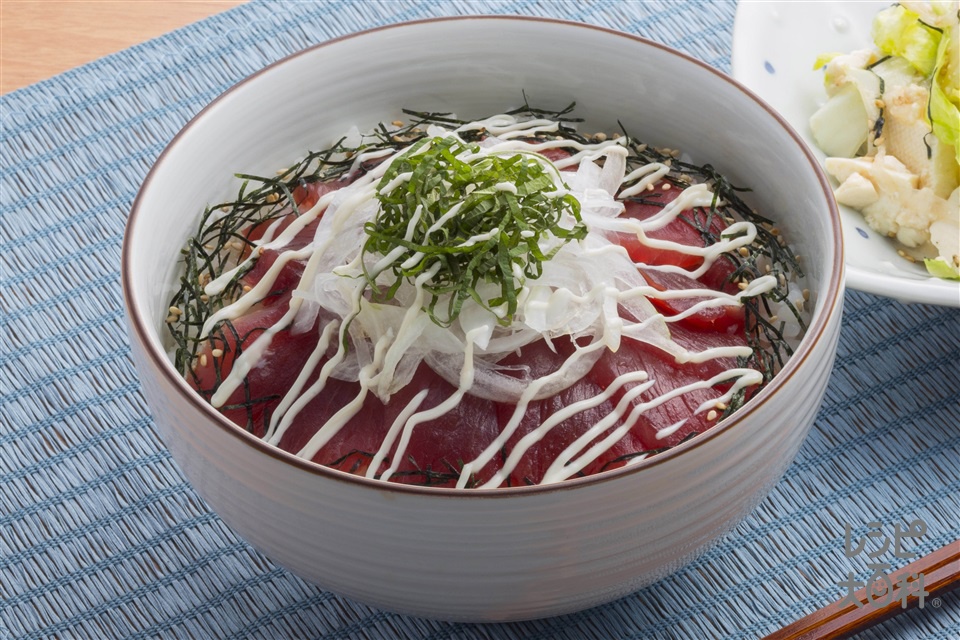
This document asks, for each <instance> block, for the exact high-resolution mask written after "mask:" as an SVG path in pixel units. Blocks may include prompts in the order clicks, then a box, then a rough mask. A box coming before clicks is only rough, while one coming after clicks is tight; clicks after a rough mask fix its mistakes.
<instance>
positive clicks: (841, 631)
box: [764, 540, 960, 640]
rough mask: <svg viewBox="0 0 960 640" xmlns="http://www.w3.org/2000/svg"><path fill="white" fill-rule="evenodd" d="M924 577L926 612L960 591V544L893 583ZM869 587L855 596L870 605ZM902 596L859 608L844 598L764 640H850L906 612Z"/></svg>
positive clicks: (912, 600)
mask: <svg viewBox="0 0 960 640" xmlns="http://www.w3.org/2000/svg"><path fill="white" fill-rule="evenodd" d="M919 574H923V588H924V591H926V595H925V596H924V608H926V607H931V608H932V606H935V605H931V603H932V602H933V601H934V599H935V598H938V597H940V596H942V595H943V594H945V593H948V592H950V591H952V590H954V589H956V588H958V587H960V540H955V541H953V542H951V543H950V544H948V545H946V546H945V547H942V548H940V549H937V550H936V551H934V552H932V553H929V554H927V555H925V556H923V557H921V558H919V559H917V560H915V561H913V562H911V563H910V564H908V565H907V566H905V567H903V568H902V569H900V570H898V571H896V572H893V573H891V574H890V582H891V583H892V584H894V585H896V584H906V580H907V577H908V576H913V575H919ZM868 588H869V585H867V587H864V588H863V589H859V590H857V591H856V592H854V597H855V598H856V599H857V600H858V601H860V602H867V598H866V595H867V589H868ZM899 594H900V592H899V590H897V593H896V594H894V597H893V598H891V599H890V603H889V604H887V605H886V606H880V605H879V603H870V602H867V603H866V604H864V605H863V606H862V607H858V606H856V605H855V604H853V603H852V602H850V601H849V599H848V598H846V597H845V598H841V599H840V600H837V601H836V602H834V603H833V604H829V605H827V606H825V607H823V608H822V609H820V610H819V611H814V612H813V613H811V614H810V615H808V616H806V617H804V618H801V619H799V620H797V621H796V622H794V623H793V624H790V625H787V626H786V627H783V628H782V629H780V630H779V631H776V632H774V633H771V634H770V635H768V636H767V637H766V638H764V640H814V639H816V640H837V639H840V638H849V637H850V636H852V635H853V634H855V633H859V632H860V631H863V630H864V629H866V628H868V627H872V626H873V625H875V624H878V623H880V622H882V621H884V620H886V619H887V618H892V617H893V616H895V615H897V614H898V613H900V612H901V611H905V610H906V609H904V608H903V602H902V599H901V598H900V597H897V596H899ZM919 602H920V598H919V596H918V594H916V593H911V594H909V595H908V596H907V607H906V608H907V609H912V608H914V607H916V606H918V604H919Z"/></svg>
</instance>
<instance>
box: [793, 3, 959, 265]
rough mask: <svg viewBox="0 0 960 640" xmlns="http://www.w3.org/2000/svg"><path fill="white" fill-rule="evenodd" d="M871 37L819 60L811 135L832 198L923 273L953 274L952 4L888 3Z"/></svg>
mask: <svg viewBox="0 0 960 640" xmlns="http://www.w3.org/2000/svg"><path fill="white" fill-rule="evenodd" d="M872 36H873V40H874V47H872V48H869V49H862V50H857V51H853V52H850V53H827V54H824V55H821V56H820V57H818V58H817V60H816V62H815V65H814V66H815V68H816V69H821V68H822V69H823V70H824V84H825V87H826V92H827V95H828V100H827V101H826V102H825V103H824V104H823V105H822V107H820V109H819V110H817V112H816V113H814V115H813V116H812V117H811V119H810V128H811V132H812V134H813V137H814V140H815V142H816V144H817V145H818V146H819V147H820V148H821V149H822V150H823V151H824V153H826V154H827V156H828V158H827V160H826V162H825V168H826V170H827V172H828V173H830V174H831V175H832V176H833V177H834V178H835V179H836V180H837V181H838V183H839V186H838V187H837V188H836V197H837V201H838V202H839V203H840V204H844V205H847V206H849V207H852V208H854V209H857V210H859V211H860V212H862V214H863V216H864V218H865V220H866V222H867V223H868V224H869V225H870V227H871V228H873V229H874V230H875V231H877V232H878V233H881V234H884V235H887V236H889V237H891V238H894V239H895V240H896V241H897V242H899V243H900V244H901V245H902V247H903V248H902V249H901V250H900V251H899V253H900V255H902V256H904V257H905V258H907V259H909V260H917V259H922V260H923V262H924V264H925V265H926V267H927V270H928V272H929V273H930V274H931V275H933V276H936V277H940V278H949V279H960V189H958V185H960V40H958V38H960V2H957V0H950V1H933V2H908V1H904V2H901V3H899V4H895V5H893V6H891V7H889V8H887V9H884V10H883V11H881V12H879V13H878V14H877V15H876V16H875V18H874V21H873V27H872Z"/></svg>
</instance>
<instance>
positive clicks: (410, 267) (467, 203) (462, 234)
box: [363, 136, 587, 326]
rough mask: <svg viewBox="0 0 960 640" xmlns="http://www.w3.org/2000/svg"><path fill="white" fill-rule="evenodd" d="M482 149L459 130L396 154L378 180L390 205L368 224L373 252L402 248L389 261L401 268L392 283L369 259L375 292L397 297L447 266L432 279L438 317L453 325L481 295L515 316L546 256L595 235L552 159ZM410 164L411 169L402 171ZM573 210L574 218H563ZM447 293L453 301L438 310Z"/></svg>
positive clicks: (506, 319)
mask: <svg viewBox="0 0 960 640" xmlns="http://www.w3.org/2000/svg"><path fill="white" fill-rule="evenodd" d="M479 151H480V147H479V146H478V145H471V144H468V143H465V142H463V141H461V140H459V139H457V138H456V137H453V136H449V137H442V138H441V137H435V138H429V139H423V140H421V141H419V142H418V143H416V144H415V145H414V146H413V147H411V148H410V150H409V151H408V152H406V153H403V154H402V155H400V156H399V157H397V158H396V159H395V160H393V161H392V163H391V165H390V167H389V168H388V169H387V171H386V173H385V174H384V175H383V177H382V178H381V180H380V182H379V184H378V185H377V199H378V200H379V201H380V210H379V213H378V214H377V216H376V218H375V219H374V220H373V221H372V222H368V223H367V224H366V225H365V232H366V235H367V240H366V242H365V244H364V246H363V253H364V254H373V255H379V256H387V255H390V254H391V252H394V251H396V250H397V249H398V248H400V247H402V252H398V253H400V255H399V257H398V258H397V259H395V260H393V261H392V262H391V263H390V264H389V266H387V267H386V268H385V269H384V271H386V272H387V273H388V277H387V279H388V281H389V278H390V277H392V278H393V279H392V281H389V283H388V284H386V285H383V284H382V281H381V283H378V282H377V278H378V277H379V276H381V275H382V274H381V273H370V272H369V271H368V269H367V267H366V266H365V267H364V277H365V278H366V280H367V282H368V284H369V286H370V289H371V291H372V300H373V301H374V302H386V301H389V300H391V299H393V297H394V296H395V294H396V292H397V290H398V289H399V287H400V285H401V284H402V283H403V282H404V281H407V282H411V283H412V282H413V281H414V279H415V278H416V277H417V276H418V275H420V274H421V273H423V272H424V271H426V270H428V269H432V268H437V272H436V273H435V274H434V275H433V276H431V277H430V278H428V279H427V281H426V282H425V283H424V284H423V289H424V291H425V292H426V294H427V295H428V297H429V302H428V303H426V304H425V305H424V311H425V312H426V313H428V314H429V315H430V318H431V319H432V320H433V321H434V322H435V323H437V324H438V325H440V326H450V324H451V323H453V321H454V320H456V318H457V317H458V316H459V314H460V310H461V308H462V306H463V303H464V302H465V301H466V300H467V299H468V298H472V299H473V300H475V301H476V302H477V304H479V305H481V306H483V307H484V308H486V309H487V310H489V311H490V312H491V313H493V314H494V315H495V316H496V317H497V320H498V322H499V324H501V325H503V326H509V325H510V324H511V323H512V322H513V317H514V315H515V313H516V311H517V292H518V290H519V289H520V288H521V287H522V286H523V282H524V281H525V280H526V279H536V278H539V277H540V275H541V274H542V273H543V263H544V262H546V261H547V260H549V259H551V258H552V257H553V256H554V255H556V253H557V252H558V251H559V250H560V249H561V248H562V247H563V245H564V244H565V243H567V242H569V241H571V240H574V239H576V240H579V239H582V238H584V237H585V236H586V234H587V228H586V225H585V224H583V222H582V220H581V218H580V203H579V202H578V201H577V199H576V198H574V197H573V196H572V195H570V194H568V193H566V190H565V189H558V188H557V180H555V178H554V175H558V174H557V169H556V167H554V166H553V165H552V163H550V162H549V160H547V159H546V158H544V157H542V156H539V155H536V154H532V153H520V152H518V153H514V154H513V155H504V156H501V155H491V154H483V155H480V154H479ZM402 174H410V176H409V179H408V180H405V181H404V180H402V179H401V180H396V179H397V178H398V176H401V175H402ZM551 174H553V175H551ZM564 220H567V221H568V222H569V221H571V220H572V221H573V224H572V226H571V227H570V228H566V227H563V226H561V222H562V221H564ZM545 248H546V249H545ZM418 254H421V255H418ZM394 257H395V256H394ZM437 263H439V267H435V265H437ZM364 264H366V262H364ZM520 273H522V274H523V277H522V278H520V277H518V275H517V274H520ZM482 283H492V284H494V285H496V286H497V287H499V293H498V294H496V295H494V296H492V297H488V298H486V299H485V298H484V296H483V295H481V294H480V293H478V288H479V287H480V286H481V284H482ZM483 288H484V290H489V287H483ZM441 300H444V301H445V305H441V306H445V307H446V309H444V310H442V312H438V311H437V306H438V303H440V301H441Z"/></svg>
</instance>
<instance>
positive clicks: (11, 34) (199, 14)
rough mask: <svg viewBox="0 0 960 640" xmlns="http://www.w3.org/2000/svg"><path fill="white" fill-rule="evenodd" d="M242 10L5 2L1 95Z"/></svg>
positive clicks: (113, 2) (210, 1)
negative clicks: (222, 12) (172, 32)
mask: <svg viewBox="0 0 960 640" xmlns="http://www.w3.org/2000/svg"><path fill="white" fill-rule="evenodd" d="M238 4H242V0H70V1H60V0H0V94H3V93H8V92H10V91H13V90H14V89H19V88H20V87H25V86H27V85H29V84H33V83H34V82H37V81H39V80H43V79H44V78H49V77H50V76H54V75H56V74H58V73H61V72H63V71H66V70H68V69H72V68H74V67H78V66H80V65H82V64H85V63H87V62H90V61H92V60H96V59H97V58H102V57H103V56H105V55H108V54H110V53H114V52H116V51H120V50H122V49H126V48H127V47H130V46H132V45H135V44H138V43H140V42H144V41H146V40H150V39H151V38H155V37H157V36H160V35H163V34H164V33H167V32H170V31H173V30H174V29H177V28H179V27H182V26H184V25H187V24H190V23H191V22H196V21H198V20H202V19H203V18H206V17H208V16H211V15H213V14H215V13H219V12H221V11H226V10H227V9H229V8H231V7H234V6H236V5H238Z"/></svg>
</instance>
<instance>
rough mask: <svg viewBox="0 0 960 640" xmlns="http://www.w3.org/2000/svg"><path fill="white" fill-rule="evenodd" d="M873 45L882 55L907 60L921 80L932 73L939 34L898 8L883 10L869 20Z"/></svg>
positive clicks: (901, 7)
mask: <svg viewBox="0 0 960 640" xmlns="http://www.w3.org/2000/svg"><path fill="white" fill-rule="evenodd" d="M872 35H873V41H874V43H875V44H876V45H877V47H878V48H879V49H880V51H882V52H883V53H885V54H887V55H891V56H900V57H902V58H905V59H907V60H908V61H909V62H910V64H912V65H913V66H914V68H916V69H917V70H918V71H919V72H920V73H922V74H923V75H924V76H929V75H930V74H931V73H933V69H934V66H935V65H936V62H937V52H938V49H939V46H940V38H941V35H940V32H939V31H937V30H936V29H933V28H931V27H929V26H927V25H925V24H924V23H923V22H921V21H920V16H918V15H917V14H916V13H914V12H913V11H910V10H908V9H906V8H905V7H903V6H902V5H894V6H892V7H890V8H888V9H884V10H883V11H881V12H880V13H878V14H877V15H876V17H875V18H874V19H873V32H872Z"/></svg>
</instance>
